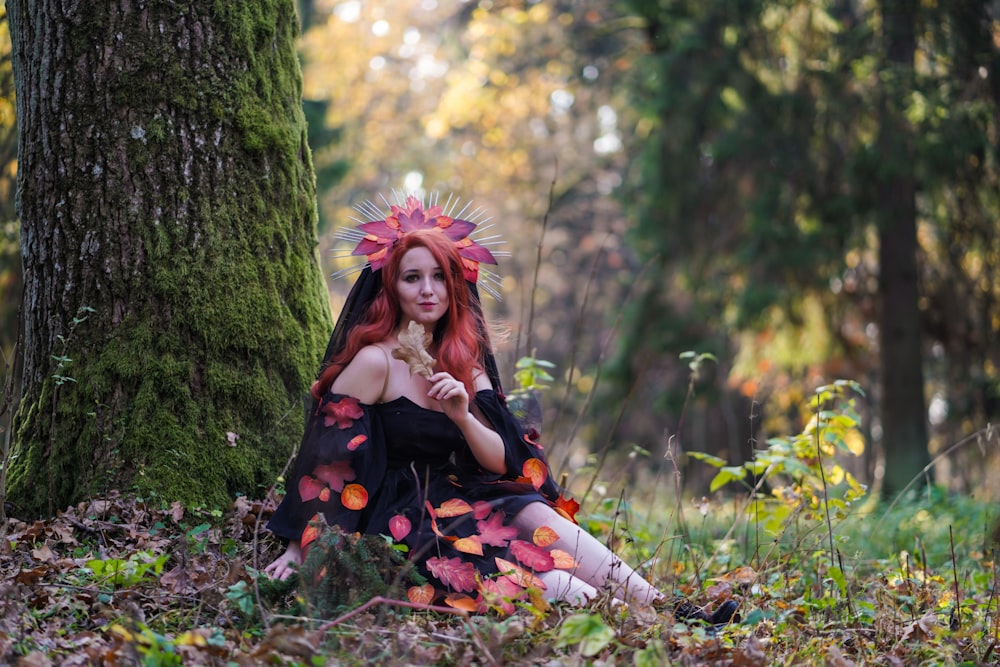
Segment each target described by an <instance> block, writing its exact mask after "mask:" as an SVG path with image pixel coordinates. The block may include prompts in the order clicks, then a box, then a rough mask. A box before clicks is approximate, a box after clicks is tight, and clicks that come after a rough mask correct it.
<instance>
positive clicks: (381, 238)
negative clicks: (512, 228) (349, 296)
mask: <svg viewBox="0 0 1000 667" xmlns="http://www.w3.org/2000/svg"><path fill="white" fill-rule="evenodd" d="M396 199H397V202H398V203H397V204H392V203H390V202H389V201H388V200H386V199H385V198H384V197H383V198H382V201H383V203H384V204H385V205H386V206H388V207H389V212H388V213H386V212H385V211H383V210H381V209H379V207H378V206H376V205H375V204H373V203H372V202H370V201H366V202H364V203H363V204H361V205H359V206H356V207H355V208H356V210H357V211H358V212H359V213H360V214H361V215H363V216H365V217H366V218H367V220H361V219H358V218H353V220H355V221H356V222H358V223H360V224H358V226H357V227H355V228H350V229H341V230H339V231H338V234H337V235H338V236H339V237H340V238H343V239H346V240H348V241H352V242H356V243H357V246H356V247H355V248H354V250H353V251H351V253H350V254H351V256H362V255H363V256H364V257H365V258H366V260H367V262H366V264H365V265H363V266H362V267H361V268H364V266H370V267H371V269H372V271H378V270H379V269H381V268H382V265H383V264H385V262H386V260H387V259H388V258H389V255H390V254H391V253H392V250H393V247H394V246H395V245H396V242H397V241H398V240H399V239H401V238H402V237H404V236H405V235H407V234H409V233H410V232H414V231H417V230H420V229H430V230H435V231H439V232H440V233H442V234H444V235H445V236H446V237H448V238H449V239H450V240H451V241H452V242H453V243H454V244H455V247H456V248H457V249H458V254H459V256H460V257H461V259H462V269H463V271H464V273H465V279H466V280H467V281H469V282H470V283H473V284H476V282H477V281H479V279H480V277H481V276H480V274H481V273H482V274H483V275H482V277H483V278H484V280H483V281H482V284H481V286H482V288H483V290H484V291H486V292H488V293H490V294H492V295H493V296H495V297H497V296H499V291H498V287H499V279H498V278H497V276H496V274H493V273H491V272H489V271H486V270H485V269H482V270H481V267H480V264H483V263H485V264H496V263H497V260H496V258H495V257H494V255H493V253H492V252H490V251H489V250H488V249H487V248H486V246H487V245H491V241H492V240H493V239H496V238H497V237H495V236H493V237H488V238H480V239H478V240H473V239H472V238H470V234H472V233H473V231H474V230H476V228H477V226H479V225H480V224H481V223H484V222H487V221H488V220H489V219H488V218H487V219H485V220H483V219H482V218H483V216H484V215H485V213H484V211H483V209H482V208H481V207H476V208H473V209H472V210H471V211H469V208H470V207H471V206H472V203H471V202H469V203H466V204H465V205H464V206H462V207H461V209H459V205H460V203H461V202H460V200H458V199H456V198H453V197H452V196H449V197H448V200H447V201H446V202H445V203H444V205H443V206H442V205H439V204H438V203H437V202H438V196H437V194H436V193H432V194H431V197H430V202H431V205H430V206H428V207H426V208H425V207H424V202H423V201H422V200H421V199H420V198H418V197H417V196H415V195H412V194H411V195H407V196H406V197H405V198H404V197H403V196H402V195H400V194H397V195H396ZM456 209H459V210H458V211H457V212H456ZM487 228H488V226H482V227H479V230H478V231H480V232H482V231H483V230H485V229H487ZM493 242H494V243H495V242H496V241H493ZM498 254H499V253H498ZM356 270H359V269H358V268H357V267H353V268H350V269H346V270H344V271H340V272H338V273H337V274H334V276H335V277H340V276H343V275H346V274H349V273H353V272H354V271H356ZM490 283H492V284H490Z"/></svg>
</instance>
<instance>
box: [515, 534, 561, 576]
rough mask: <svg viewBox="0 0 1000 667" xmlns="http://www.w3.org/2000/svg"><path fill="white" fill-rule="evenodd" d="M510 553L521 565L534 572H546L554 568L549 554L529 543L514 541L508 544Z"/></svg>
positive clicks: (554, 564)
mask: <svg viewBox="0 0 1000 667" xmlns="http://www.w3.org/2000/svg"><path fill="white" fill-rule="evenodd" d="M510 552H511V553H512V554H514V557H515V558H517V560H518V561H520V562H521V564H522V565H524V566H525V567H526V568H528V569H529V570H534V571H535V572H548V571H549V570H551V569H552V568H554V567H555V566H556V563H555V561H554V560H552V556H551V555H550V554H549V552H547V551H545V550H544V549H540V548H539V547H536V546H535V545H534V544H532V543H531V542H525V541H524V540H514V541H513V542H511V543H510Z"/></svg>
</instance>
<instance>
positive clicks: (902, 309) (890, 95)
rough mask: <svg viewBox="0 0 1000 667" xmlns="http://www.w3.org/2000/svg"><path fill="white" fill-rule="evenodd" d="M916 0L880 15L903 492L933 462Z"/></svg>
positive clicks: (888, 355) (887, 353) (882, 245)
mask: <svg viewBox="0 0 1000 667" xmlns="http://www.w3.org/2000/svg"><path fill="white" fill-rule="evenodd" d="M917 5H918V3H917V2H916V0H885V2H883V3H882V22H883V31H884V38H885V44H886V53H887V64H888V68H889V71H890V77H889V81H888V82H887V83H886V86H887V87H886V91H885V97H884V104H883V108H882V116H881V125H880V131H879V132H880V133H879V138H878V145H879V156H880V159H881V161H882V165H883V167H882V169H883V171H882V176H883V178H882V180H881V182H880V183H879V189H878V193H879V194H878V196H879V197H880V202H881V206H880V220H879V223H880V224H879V294H880V297H881V303H882V311H881V315H880V321H879V332H880V339H879V348H880V356H881V360H882V408H881V418H882V419H881V421H882V443H883V449H884V452H885V475H884V477H883V487H882V493H883V495H884V496H886V497H891V496H893V495H895V494H896V493H898V492H900V491H901V490H902V489H903V488H904V487H905V486H906V485H907V484H909V483H910V481H911V480H913V479H914V478H915V477H917V476H919V475H920V472H921V470H922V469H923V468H924V467H925V466H926V465H927V463H929V462H930V455H929V453H928V449H927V423H926V420H927V410H926V407H925V398H924V374H923V354H922V348H921V324H920V310H919V305H918V299H919V285H918V272H917V222H916V215H917V212H916V178H915V175H914V173H913V165H914V148H913V138H912V136H911V129H910V125H909V123H908V122H907V120H906V116H905V115H904V113H903V108H904V104H905V94H906V91H908V90H909V89H910V88H911V82H912V81H913V57H914V52H915V49H916V42H915V26H914V22H915V20H916V12H917V8H918V6H917Z"/></svg>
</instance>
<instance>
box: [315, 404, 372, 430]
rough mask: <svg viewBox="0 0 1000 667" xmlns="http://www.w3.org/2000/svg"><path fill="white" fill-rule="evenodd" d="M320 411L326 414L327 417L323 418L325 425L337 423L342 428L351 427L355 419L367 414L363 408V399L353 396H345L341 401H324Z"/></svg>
mask: <svg viewBox="0 0 1000 667" xmlns="http://www.w3.org/2000/svg"><path fill="white" fill-rule="evenodd" d="M320 412H322V413H323V414H324V415H326V419H324V420H323V425H324V426H327V427H330V426H333V425H334V424H336V425H337V428H340V429H345V428H350V427H351V425H352V424H353V423H354V420H355V419H361V417H363V416H364V414H365V413H364V411H363V410H362V409H361V401H359V400H358V399H356V398H354V397H353V396H344V397H343V398H342V399H340V400H339V401H336V402H333V403H324V404H323V407H321V408H320Z"/></svg>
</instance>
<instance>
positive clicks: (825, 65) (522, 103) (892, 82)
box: [0, 0, 1000, 494]
mask: <svg viewBox="0 0 1000 667" xmlns="http://www.w3.org/2000/svg"><path fill="white" fill-rule="evenodd" d="M299 12H300V17H301V22H302V34H301V41H300V57H301V62H302V68H303V73H304V97H305V102H304V105H305V110H306V114H307V118H308V120H309V127H310V130H309V131H310V143H311V145H312V149H313V159H314V162H315V166H316V173H317V181H318V192H319V197H320V201H319V205H320V213H319V216H320V219H319V226H320V238H321V247H320V252H321V258H322V263H323V267H324V270H325V272H326V273H327V274H332V273H334V272H336V271H338V270H340V269H343V268H345V266H347V265H346V264H340V263H338V260H336V259H335V258H334V255H336V254H338V252H340V253H342V250H343V248H341V247H340V246H338V241H337V238H336V236H335V232H336V230H337V228H338V227H341V226H347V225H352V224H354V223H352V221H351V220H350V217H351V216H352V215H356V214H355V213H354V211H353V210H352V208H351V207H352V206H353V205H355V204H358V203H360V202H362V201H364V200H366V199H373V200H376V201H377V199H376V198H377V197H378V195H379V193H383V194H386V195H391V193H392V192H393V191H394V190H396V191H411V190H412V191H419V192H428V193H429V192H433V191H438V192H441V193H451V192H453V193H455V194H457V195H458V196H460V197H461V198H462V199H463V200H469V199H471V200H472V201H473V202H474V203H475V204H476V205H478V206H482V207H484V208H485V209H487V210H488V211H489V212H490V214H491V216H492V222H493V223H494V225H495V227H494V228H493V230H492V232H493V233H497V234H501V235H502V236H503V238H504V239H505V241H506V245H505V247H504V250H506V251H508V252H509V253H510V255H509V257H504V258H501V265H500V268H499V274H500V276H501V279H502V284H503V289H502V291H503V298H502V300H490V299H488V298H487V300H486V308H487V311H488V313H489V314H490V315H491V317H492V319H493V320H495V321H498V322H500V323H501V324H502V325H503V326H502V327H500V328H501V329H504V331H498V332H497V333H496V334H495V340H494V342H495V345H496V347H497V350H498V358H499V361H500V362H501V365H502V367H503V368H504V369H506V376H507V377H510V376H511V375H512V374H513V365H514V362H515V361H516V360H517V359H518V358H520V357H523V356H525V355H530V354H534V355H535V356H536V357H537V358H539V359H543V360H548V361H551V362H553V363H554V364H555V366H556V370H555V373H554V375H555V376H556V377H555V379H554V381H553V382H551V383H550V384H551V387H550V388H549V389H548V390H547V392H546V393H545V395H544V396H543V405H544V407H545V419H544V434H543V436H544V438H545V440H546V441H547V444H548V448H549V450H550V452H551V457H552V463H553V466H554V468H556V470H557V472H558V471H566V472H568V473H570V474H572V475H574V476H576V477H577V478H578V479H586V478H587V475H586V472H587V470H588V466H593V465H594V460H595V456H598V457H599V456H601V455H603V454H605V453H606V454H608V455H609V456H610V457H612V458H611V460H612V461H620V463H625V462H626V461H627V460H629V459H631V460H632V461H633V462H635V461H639V462H643V461H646V459H647V457H648V460H649V461H650V463H648V464H647V463H641V465H631V466H626V465H615V466H613V467H612V468H611V469H612V470H619V469H620V470H622V471H623V472H622V474H623V475H625V474H627V475H642V474H656V471H657V470H659V471H660V472H663V471H664V470H669V465H670V463H669V461H671V460H678V461H680V462H682V464H684V457H683V456H682V453H683V452H684V451H705V452H709V453H712V454H716V455H718V456H721V457H723V458H726V459H728V460H730V461H733V462H735V461H740V460H744V459H747V458H749V457H750V456H751V452H752V449H753V448H754V446H755V444H756V443H761V442H763V440H764V439H765V438H767V437H770V436H772V435H782V434H788V433H793V432H798V430H799V429H801V427H802V425H803V423H804V421H805V420H807V419H808V418H809V415H808V414H802V412H801V407H800V406H801V405H802V401H803V399H804V398H807V397H808V396H809V394H810V393H811V392H812V390H813V389H814V388H815V387H816V386H818V385H821V384H824V383H828V382H831V381H833V380H835V379H837V378H848V379H853V380H856V381H858V382H859V383H860V384H861V386H863V387H864V388H865V389H866V393H867V395H866V398H865V403H864V405H865V407H866V414H865V422H864V423H865V427H866V436H867V442H868V444H869V445H870V446H868V447H865V450H864V454H863V455H862V456H861V457H859V458H858V459H857V460H856V461H853V462H851V466H852V471H853V472H854V473H855V475H856V476H857V477H858V478H859V479H861V480H862V481H863V482H866V483H869V484H878V483H879V482H880V480H881V479H882V475H883V472H884V470H885V469H886V466H887V465H893V461H894V460H895V462H896V464H899V463H901V462H903V461H902V459H901V458H895V459H894V457H893V456H890V457H889V460H888V461H887V460H886V456H885V447H884V446H883V444H884V442H885V441H886V438H887V436H888V435H889V434H887V433H886V428H884V427H885V426H886V425H885V424H884V414H885V413H884V410H883V408H884V407H885V406H884V399H885V397H884V391H883V389H882V387H883V383H882V378H883V373H884V372H885V369H886V365H887V363H895V365H896V366H897V367H899V366H900V364H902V367H904V368H910V370H913V369H914V368H916V369H917V370H918V371H922V373H919V372H918V373H917V377H918V378H920V380H919V382H918V384H919V385H922V392H921V391H920V389H921V386H917V387H913V386H908V387H906V389H908V390H914V389H915V390H916V394H917V396H918V398H917V400H915V401H910V402H909V403H908V404H907V405H905V406H904V409H903V410H900V408H899V406H898V405H897V406H896V408H895V414H896V415H897V417H898V415H900V414H901V413H905V415H904V416H905V418H906V419H908V420H909V422H910V423H911V424H912V423H915V424H917V426H916V427H914V428H915V431H914V432H915V433H916V436H915V438H916V441H917V442H918V445H917V449H916V450H914V449H912V447H913V442H914V438H912V437H911V438H910V439H909V440H908V441H907V443H906V445H905V446H906V447H911V451H912V457H910V456H907V457H906V461H914V462H917V470H919V469H920V468H921V467H922V466H923V465H924V463H926V462H927V461H929V460H931V458H933V457H935V456H937V455H938V454H939V453H941V452H943V451H945V450H947V449H948V448H950V447H952V446H954V445H956V444H957V443H960V442H963V440H965V439H966V438H969V437H970V436H972V437H973V439H972V440H970V441H969V445H968V446H963V447H960V448H957V449H956V450H955V451H954V452H952V453H951V454H949V455H948V456H945V457H943V458H942V459H941V460H940V461H939V462H938V463H937V464H936V465H935V467H934V469H933V475H934V479H935V480H936V481H937V482H939V483H941V484H943V485H946V486H947V487H948V488H950V489H953V490H956V491H963V492H976V493H977V494H980V493H986V492H991V491H992V487H995V486H996V485H995V484H993V485H991V484H990V480H992V479H994V478H996V473H997V470H996V458H997V457H996V456H995V454H994V453H992V452H991V451H990V450H989V449H988V447H987V445H990V444H992V443H993V442H995V440H994V439H993V438H991V437H987V436H985V435H984V433H987V432H985V431H984V429H985V428H986V427H987V425H988V424H990V423H991V422H992V421H994V420H995V419H996V417H997V415H998V413H1000V336H998V330H1000V283H998V281H997V279H996V277H997V273H998V271H1000V236H998V234H997V233H996V232H997V227H998V221H1000V182H998V180H1000V179H998V176H1000V163H998V159H997V157H998V154H997V147H998V145H1000V141H998V139H1000V137H998V136H997V132H998V127H1000V124H998V121H1000V2H996V1H988V2H982V1H970V0H954V1H952V2H947V3H933V2H929V1H927V0H924V1H923V2H916V1H911V2H895V3H893V2H882V3H878V2H874V1H870V0H740V1H738V2H734V1H733V0H676V1H674V2H662V1H657V0H631V1H630V2H620V1H613V0H589V1H587V2H575V1H571V0H564V1H560V0H539V1H537V2H516V1H506V0H481V1H480V2H473V1H467V2H453V1H448V2H445V1H443V0H387V1H382V2H376V1H363V2H362V1H357V0H351V1H346V2H333V1H332V0H313V1H300V2H299ZM0 30H2V34H0V44H2V46H0V49H2V61H0V347H2V349H3V350H4V353H5V355H9V353H10V350H11V346H12V344H13V342H14V340H15V338H16V329H17V318H16V313H17V308H18V304H19V300H20V293H21V286H20V272H21V269H20V261H19V246H18V223H17V220H16V215H15V211H14V179H15V177H16V172H17V159H16V158H17V140H16V129H15V124H16V119H15V113H14V109H15V107H14V100H13V94H14V92H13V91H14V87H13V79H12V75H11V67H10V65H11V63H10V42H9V36H8V34H7V27H6V17H4V21H3V23H2V26H0ZM894 31H895V32H894ZM886 35H888V37H886ZM893 35H895V36H896V37H895V38H894V37H893ZM901 193H902V195H903V196H902V197H901ZM907 193H909V194H910V195H911V196H909V197H908V198H907V196H906V195H907ZM901 199H902V204H900V200H901ZM907 200H908V202H909V203H910V204H911V209H912V215H911V216H910V217H911V218H912V221H913V223H914V225H913V227H912V229H911V230H910V231H909V232H907V230H906V228H905V225H904V227H903V229H902V230H900V229H899V228H894V227H892V224H891V223H890V222H887V221H886V220H885V219H884V218H885V216H884V215H883V214H884V213H885V212H886V211H897V212H898V211H899V210H903V212H904V213H905V211H906V204H907V203H908V202H907ZM900 206H902V209H900ZM903 217H904V218H905V217H906V216H905V215H904V216H903ZM539 247H540V251H539ZM894 249H899V250H900V252H901V254H902V256H903V260H902V262H903V263H902V265H899V264H894V265H893V266H892V267H891V268H892V270H893V271H896V272H897V274H898V275H902V276H903V277H904V279H905V278H906V277H907V276H908V275H909V276H910V277H912V281H911V282H912V286H913V287H914V288H915V289H916V290H917V291H916V292H915V294H914V299H913V301H914V309H913V311H912V314H911V315H905V313H906V308H905V306H906V303H905V299H904V300H902V301H900V302H899V303H900V304H902V306H903V309H902V310H901V311H900V310H898V309H894V310H891V311H890V312H903V313H904V315H903V316H896V315H893V316H892V318H891V319H890V320H888V321H890V322H892V323H894V324H898V325H899V326H901V327H903V328H906V327H909V329H908V330H910V331H913V332H914V335H915V337H916V338H915V340H916V341H917V342H918V345H917V347H916V353H917V354H918V355H919V356H918V357H917V363H916V364H915V365H914V364H913V363H911V362H907V361H906V360H905V359H904V360H903V361H902V362H901V361H900V359H898V358H897V359H896V360H895V361H892V360H891V359H890V357H891V356H892V355H893V354H894V353H895V352H897V351H898V349H899V348H898V347H897V346H896V345H892V346H887V345H886V344H885V342H884V340H883V338H882V337H881V336H880V327H883V326H884V322H885V320H884V319H882V318H884V317H885V311H883V309H882V306H883V303H884V302H885V301H886V299H885V293H884V292H883V291H882V290H883V289H884V288H885V287H886V281H885V280H884V276H885V275H886V274H887V269H888V268H890V267H888V266H887V263H888V262H889V261H890V260H891V261H892V262H893V263H896V262H898V261H900V260H899V259H898V255H893V254H892V253H891V252H889V251H892V250H894ZM887 253H888V254H887ZM907 254H909V255H910V256H912V257H914V258H915V259H916V263H915V265H913V266H911V267H910V268H907V265H906V263H905V261H906V257H907ZM539 257H540V264H539V265H538V267H537V286H536V280H535V272H536V260H537V259H538V258H539ZM911 274H912V275H911ZM880 281H882V282H881V285H880ZM350 284H351V279H349V278H348V279H340V280H333V279H331V280H329V288H330V295H331V304H332V306H333V310H334V312H338V311H339V305H340V301H341V299H342V298H343V297H344V296H345V295H346V293H347V291H348V289H349V288H350ZM891 303H892V304H893V305H895V304H897V301H896V300H895V299H894V298H893V299H892V300H891ZM887 347H890V348H891V349H886V348H887ZM689 350H693V351H696V352H698V353H710V354H712V355H714V357H715V359H716V362H715V363H710V362H709V363H705V364H703V365H702V367H701V369H700V372H699V373H698V374H697V376H696V377H695V378H693V379H692V377H691V371H690V369H689V367H688V362H687V361H686V360H684V359H681V358H680V355H681V354H682V353H684V352H686V351H689ZM913 358H914V357H913V356H910V357H909V359H910V360H911V361H912V359H913ZM887 360H888V361H887ZM921 375H922V377H921ZM689 384H690V386H691V387H692V388H693V391H692V394H691V397H690V398H686V397H687V396H688V391H689ZM904 384H905V383H904ZM921 429H924V433H923V434H922V433H921ZM977 434H978V435H977ZM987 435H988V434H987ZM921 436H923V438H924V441H925V442H919V440H920V438H921ZM977 445H978V446H977ZM921 448H922V449H921ZM893 451H894V452H899V451H901V450H899V449H896V450H893ZM903 451H905V447H904V450H903ZM894 456H896V457H899V456H900V455H899V454H895V455H894ZM684 465H685V470H684V472H685V479H686V482H685V483H686V484H687V485H688V489H689V490H690V491H692V492H694V493H699V494H700V493H702V492H704V490H705V488H706V487H707V480H708V479H710V478H711V476H712V475H713V474H714V472H715V471H714V470H713V469H711V468H709V467H708V466H705V465H704V464H701V463H698V462H694V461H689V462H687V463H686V464H684ZM607 470H608V468H605V473H606V472H607ZM618 481H621V480H618ZM637 481H641V480H637ZM609 486H610V485H609ZM615 488H617V487H615ZM898 488H899V486H898V485H897V487H896V489H895V490H898Z"/></svg>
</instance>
